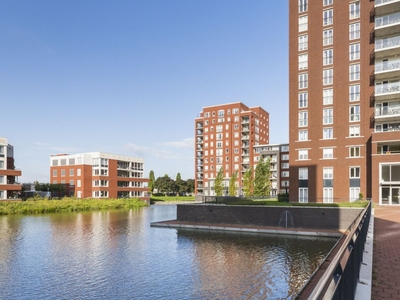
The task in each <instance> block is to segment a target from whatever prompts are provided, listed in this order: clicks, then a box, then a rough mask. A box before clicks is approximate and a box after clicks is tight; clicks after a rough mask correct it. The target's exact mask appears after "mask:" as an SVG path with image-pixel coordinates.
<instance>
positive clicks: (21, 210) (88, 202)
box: [0, 197, 148, 215]
mask: <svg viewBox="0 0 400 300" xmlns="http://www.w3.org/2000/svg"><path fill="white" fill-rule="evenodd" d="M144 206H148V204H147V203H146V202H144V201H142V200H140V199H137V198H131V199H78V198H70V197H66V198H62V199H61V200H45V199H43V198H29V199H27V200H26V201H0V215H14V214H43V213H54V212H77V211H95V210H110V209H133V208H140V207H144Z"/></svg>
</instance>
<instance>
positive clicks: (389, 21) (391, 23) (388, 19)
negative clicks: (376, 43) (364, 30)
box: [375, 12, 400, 37]
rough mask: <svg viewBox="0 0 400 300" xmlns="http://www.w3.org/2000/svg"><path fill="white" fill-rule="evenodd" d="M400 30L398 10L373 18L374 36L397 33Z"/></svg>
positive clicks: (399, 13)
mask: <svg viewBox="0 0 400 300" xmlns="http://www.w3.org/2000/svg"><path fill="white" fill-rule="evenodd" d="M399 32H400V12H398V13H394V14H390V15H384V16H381V17H376V18H375V37H378V36H384V35H390V34H398V33H399Z"/></svg>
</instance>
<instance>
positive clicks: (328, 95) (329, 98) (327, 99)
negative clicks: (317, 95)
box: [322, 89, 333, 105]
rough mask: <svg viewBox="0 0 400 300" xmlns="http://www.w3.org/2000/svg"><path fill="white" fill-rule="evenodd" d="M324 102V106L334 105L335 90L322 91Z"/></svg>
mask: <svg viewBox="0 0 400 300" xmlns="http://www.w3.org/2000/svg"><path fill="white" fill-rule="evenodd" d="M322 102H323V105H332V104H333V89H323V90H322Z"/></svg>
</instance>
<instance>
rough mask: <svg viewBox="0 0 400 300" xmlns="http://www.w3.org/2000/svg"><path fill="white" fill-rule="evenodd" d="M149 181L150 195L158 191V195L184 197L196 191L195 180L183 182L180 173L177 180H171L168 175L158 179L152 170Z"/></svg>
mask: <svg viewBox="0 0 400 300" xmlns="http://www.w3.org/2000/svg"><path fill="white" fill-rule="evenodd" d="M149 179H150V182H149V188H150V193H153V192H154V190H157V192H158V193H163V194H167V195H171V194H173V195H177V194H180V195H183V194H187V193H193V191H194V180H193V179H188V180H183V179H182V178H181V174H180V173H178V174H177V175H176V178H175V180H174V179H172V178H170V177H169V176H168V175H167V174H165V175H164V176H163V177H158V178H157V179H156V178H155V176H154V172H153V170H151V171H150V174H149Z"/></svg>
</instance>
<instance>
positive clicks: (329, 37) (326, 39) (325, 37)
mask: <svg viewBox="0 0 400 300" xmlns="http://www.w3.org/2000/svg"><path fill="white" fill-rule="evenodd" d="M332 44H333V29H332V28H329V29H325V30H324V31H323V32H322V45H323V46H328V45H332Z"/></svg>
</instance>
